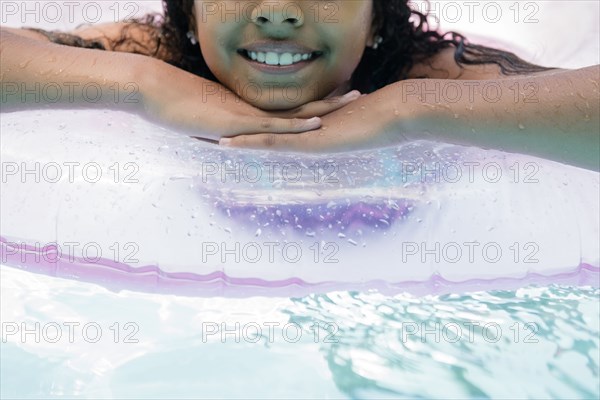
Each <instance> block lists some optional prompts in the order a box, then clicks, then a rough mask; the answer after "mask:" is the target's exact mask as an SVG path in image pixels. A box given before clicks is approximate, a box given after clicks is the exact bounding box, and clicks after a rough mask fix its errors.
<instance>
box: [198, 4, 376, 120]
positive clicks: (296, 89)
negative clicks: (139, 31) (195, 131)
mask: <svg viewBox="0 0 600 400" xmlns="http://www.w3.org/2000/svg"><path fill="white" fill-rule="evenodd" d="M194 16H195V20H196V34H197V37H198V41H199V43H200V48H201V50H202V55H203V57H204V59H205V61H206V63H207V65H208V67H209V68H210V70H211V71H212V73H213V74H214V75H215V76H216V77H217V79H218V80H219V81H220V82H221V83H222V84H223V85H225V86H227V87H228V88H229V89H231V90H233V91H234V92H235V93H237V94H238V95H239V96H240V97H242V98H243V99H244V100H245V101H247V102H248V103H250V104H252V105H254V106H256V107H259V108H262V109H264V110H285V109H291V108H294V107H298V106H300V105H302V104H305V103H308V102H310V101H314V100H319V99H323V98H325V97H328V96H330V95H338V94H343V93H345V92H346V91H348V90H349V81H350V78H351V76H352V73H353V72H354V70H355V69H356V67H357V65H358V64H359V62H360V60H361V58H362V55H363V52H364V50H365V47H366V46H371V45H372V44H373V36H374V32H372V21H373V0H337V1H332V0H316V1H309V0H300V1H287V0H265V1H260V0H222V1H209V0H196V1H195V2H194Z"/></svg>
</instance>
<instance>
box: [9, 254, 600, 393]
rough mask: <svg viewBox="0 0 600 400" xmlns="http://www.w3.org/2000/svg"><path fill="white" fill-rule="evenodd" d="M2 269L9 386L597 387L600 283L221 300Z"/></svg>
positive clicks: (102, 389)
mask: <svg viewBox="0 0 600 400" xmlns="http://www.w3.org/2000/svg"><path fill="white" fill-rule="evenodd" d="M0 273H1V275H0V278H1V284H2V287H1V294H2V299H1V300H2V302H1V307H2V308H1V311H2V314H1V315H2V323H3V332H2V343H1V350H2V351H1V353H0V361H1V367H2V368H1V371H2V372H1V375H0V378H1V382H2V385H1V388H2V389H1V395H2V398H55V397H63V396H66V397H71V398H192V397H193V398H215V397H220V398H222V397H225V398H282V397H285V398H398V397H412V398H414V397H418V398H419V397H422V398H467V397H469V398H471V397H478V398H488V397H491V398H536V399H539V398H598V396H599V395H600V387H599V386H600V380H599V379H600V378H599V368H598V367H599V364H600V360H599V358H600V355H599V354H600V353H599V335H600V321H599V319H600V300H599V296H600V290H599V289H598V288H591V287H568V286H558V285H552V286H544V287H533V286H530V287H527V288H523V289H518V290H515V291H489V292H474V293H470V294H462V295H456V294H454V295H443V296H427V297H415V296H412V295H396V296H384V295H382V294H379V293H377V292H370V293H359V292H332V293H328V294H321V295H310V296H306V297H303V298H262V297H254V298H248V299H226V298H191V297H177V296H169V295H156V294H148V293H136V292H120V293H115V292H110V291H108V290H106V289H104V288H102V287H100V286H97V285H94V284H88V283H84V282H77V281H71V280H64V279H59V278H52V277H48V276H42V275H36V274H32V273H29V272H24V271H20V270H17V269H13V268H8V267H4V266H3V267H2V268H1V269H0ZM36 322H37V323H39V325H36ZM15 329H17V331H16V332H15ZM24 329H28V330H29V331H28V333H26V334H25V335H22V333H23V330H24ZM59 334H60V337H59ZM459 334H460V335H461V337H458V335H459Z"/></svg>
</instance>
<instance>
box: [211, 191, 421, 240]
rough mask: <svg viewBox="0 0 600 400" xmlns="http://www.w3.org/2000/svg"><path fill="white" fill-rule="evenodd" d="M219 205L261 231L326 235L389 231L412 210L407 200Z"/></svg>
mask: <svg viewBox="0 0 600 400" xmlns="http://www.w3.org/2000/svg"><path fill="white" fill-rule="evenodd" d="M215 206H216V208H217V209H218V210H219V211H221V212H222V213H223V214H225V215H227V216H228V217H230V218H233V219H234V220H235V221H236V222H240V223H244V222H250V223H252V224H253V225H255V226H256V227H260V228H264V227H266V228H270V229H273V230H280V229H282V228H293V229H294V230H297V231H301V232H303V233H304V232H305V231H307V230H309V231H313V232H323V231H327V230H330V229H335V230H336V232H339V231H343V232H345V233H349V234H351V233H354V232H357V231H358V230H360V229H364V228H371V229H378V230H387V229H389V228H390V227H391V226H392V224H393V223H394V222H395V221H397V220H400V219H403V218H406V217H407V215H408V214H409V213H410V211H411V210H412V205H411V204H409V203H408V201H407V200H406V199H401V200H386V201H380V202H378V203H368V202H365V201H348V202H346V203H343V204H333V203H328V204H323V203H319V204H288V205H281V204H278V205H268V206H267V205H252V204H236V203H235V202H233V201H226V200H218V201H217V202H216V203H215Z"/></svg>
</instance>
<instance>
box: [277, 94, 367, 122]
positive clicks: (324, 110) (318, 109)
mask: <svg viewBox="0 0 600 400" xmlns="http://www.w3.org/2000/svg"><path fill="white" fill-rule="evenodd" d="M360 97H361V94H360V92H359V91H358V90H353V91H351V92H348V93H346V94H345V95H343V96H337V97H332V98H330V99H325V100H319V101H313V102H311V103H307V104H304V105H303V106H300V107H298V108H295V109H293V110H290V111H281V112H279V113H277V115H279V116H282V117H296V118H308V117H314V116H315V115H316V116H323V115H326V114H329V113H331V112H333V111H336V110H339V109H340V108H342V107H344V106H346V105H348V104H350V103H351V102H353V101H354V100H356V99H358V98H360Z"/></svg>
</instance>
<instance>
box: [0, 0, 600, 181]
mask: <svg viewBox="0 0 600 400" xmlns="http://www.w3.org/2000/svg"><path fill="white" fill-rule="evenodd" d="M407 2H408V1H407V0H360V1H349V0H344V1H283V0H275V1H273V0H270V1H251V2H250V1H238V0H224V1H203V0H196V1H193V0H183V1H175V0H165V1H164V10H165V15H164V18H161V16H157V15H149V16H147V17H146V18H144V19H141V20H140V19H138V20H132V21H128V22H121V23H115V24H103V25H96V26H84V27H79V28H78V29H77V30H75V31H73V32H71V33H70V34H67V33H60V32H46V31H42V30H39V29H10V28H2V42H1V51H2V61H1V68H2V72H1V75H2V82H3V86H4V85H5V84H7V83H11V84H14V83H16V84H14V85H12V86H10V87H11V91H10V95H8V94H9V91H8V90H5V92H6V93H5V94H4V95H3V103H4V106H5V107H7V106H10V105H14V104H16V103H18V102H19V99H22V98H23V93H22V92H23V91H24V90H25V89H23V88H26V87H28V86H27V85H30V84H35V83H47V82H53V83H55V84H58V85H71V86H73V82H75V83H76V84H77V86H79V85H85V84H87V83H90V82H95V83H96V84H99V85H101V88H102V89H103V90H102V91H101V92H102V103H103V104H104V106H111V107H112V106H115V107H117V108H120V109H122V108H123V107H125V106H127V107H131V108H132V110H135V111H140V112H143V113H145V115H146V116H147V117H149V118H153V119H155V120H156V121H158V122H161V123H166V124H168V125H170V126H173V127H175V128H177V129H179V130H182V131H184V132H185V133H187V134H189V135H190V136H194V137H199V138H204V139H209V140H214V141H217V140H218V141H219V143H220V144H221V145H226V146H235V147H252V148H265V147H266V148H271V149H282V150H296V151H340V150H354V149H363V148H369V147H379V146H385V145H392V144H398V143H401V142H404V141H408V140H416V139H430V140H436V141H442V142H448V143H455V144H462V145H474V146H479V147H484V148H494V149H499V150H504V151H512V152H520V153H527V154H531V155H535V156H540V157H545V158H549V159H552V160H556V161H559V162H564V163H568V164H572V165H576V166H579V167H584V168H589V169H593V170H596V171H597V170H599V169H600V167H599V162H600V161H599V157H600V156H599V154H600V140H599V139H600V134H599V131H600V128H599V121H600V116H599V114H600V112H599V109H600V94H599V93H600V91H599V87H598V81H599V80H600V79H599V74H600V69H599V66H592V67H587V68H582V69H579V70H564V69H557V68H544V67H541V66H537V65H533V64H530V63H528V62H526V61H523V60H521V59H520V58H518V57H517V56H515V55H514V54H512V53H508V52H504V51H500V50H497V49H493V48H489V47H484V46H479V45H475V44H471V43H469V42H467V41H466V39H465V38H464V37H463V36H461V35H459V34H456V33H454V32H450V33H448V34H440V33H438V32H436V31H434V30H431V29H430V28H429V26H428V24H427V16H426V15H424V14H422V13H419V12H416V11H413V10H411V9H410V8H409V6H408V4H407ZM63 45H68V46H69V47H67V46H63ZM102 50H105V51H102ZM115 85H117V86H116V87H119V88H123V89H124V90H125V89H128V90H130V94H131V96H128V100H129V102H125V101H124V100H121V99H119V101H118V104H117V105H115V103H116V100H115V96H114V90H110V88H114V87H115ZM6 87H8V86H6ZM132 87H133V88H135V90H134V91H131V88H132ZM14 88H16V90H12V89H14ZM360 92H362V93H364V94H363V95H362V96H361V95H360ZM69 93H70V97H69V99H63V101H65V102H75V101H84V100H85V98H84V96H83V94H81V93H78V91H77V90H74V91H72V92H69ZM132 99H133V102H131V100H132ZM311 117H316V118H311ZM309 118H310V119H309Z"/></svg>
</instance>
